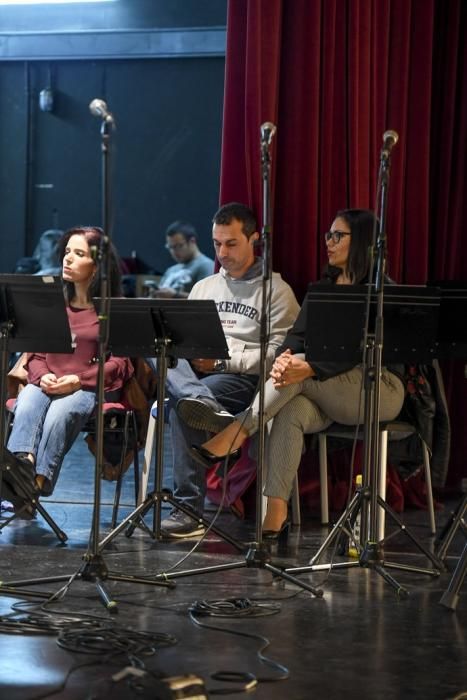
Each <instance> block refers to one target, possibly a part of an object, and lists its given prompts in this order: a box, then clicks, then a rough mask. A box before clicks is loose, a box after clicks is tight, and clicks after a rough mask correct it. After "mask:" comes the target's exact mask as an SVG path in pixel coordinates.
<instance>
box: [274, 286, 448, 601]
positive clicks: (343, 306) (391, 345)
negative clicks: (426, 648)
mask: <svg viewBox="0 0 467 700" xmlns="http://www.w3.org/2000/svg"><path fill="white" fill-rule="evenodd" d="M367 293H368V286H367V285H362V286H359V285H337V286H336V285H333V286H332V287H331V286H329V287H328V286H325V285H316V286H314V285H311V286H310V287H309V288H308V295H307V301H306V303H307V328H306V336H305V340H306V347H305V356H306V359H307V360H309V361H315V362H326V361H332V362H336V361H337V362H339V361H340V362H343V363H346V364H347V365H348V364H349V363H355V364H358V363H359V362H360V361H361V359H362V354H366V353H367V350H368V349H367V348H363V343H362V330H363V328H364V326H365V314H366V301H367ZM439 303H440V297H439V292H438V290H436V289H432V288H427V287H413V286H396V285H391V286H387V287H386V289H385V299H384V318H385V324H384V344H383V359H384V363H385V364H388V363H389V364H390V363H397V364H398V363H410V362H418V363H420V362H431V361H432V360H433V359H434V357H435V354H436V337H437V329H438V314H439ZM375 311H376V295H375V294H374V291H373V293H372V297H371V303H370V326H371V316H372V315H373V314H374V312H375ZM330 320H331V322H330ZM364 366H365V367H367V366H368V364H367V361H366V359H365V362H364ZM369 381H372V378H370V379H368V377H365V378H364V383H365V385H366V384H368V383H369ZM376 381H378V379H377V378H376ZM365 400H366V401H367V397H366V399H365ZM367 457H368V456H367ZM370 457H371V455H370ZM377 468H378V465H377V464H376V463H375V461H374V462H373V463H371V458H370V459H365V466H364V474H363V486H362V488H361V489H357V492H356V493H355V495H354V496H353V498H352V499H351V501H350V503H349V504H348V506H347V508H346V509H345V511H344V513H343V514H342V515H341V516H340V518H339V520H338V521H337V523H336V525H335V526H334V528H333V530H332V531H331V532H330V534H329V535H328V537H327V538H326V539H325V540H324V542H323V544H322V545H321V547H320V548H319V550H318V552H317V553H316V554H315V556H314V557H313V558H312V559H311V561H310V563H309V565H307V566H302V567H293V568H288V569H287V571H289V572H291V573H305V572H309V571H315V570H323V569H331V568H342V567H352V566H361V567H365V568H371V569H374V570H375V571H377V573H379V574H380V575H381V576H382V577H383V578H384V579H385V580H386V581H387V582H388V583H390V584H391V585H392V586H394V588H395V589H396V590H397V591H398V592H399V593H406V591H405V589H403V588H402V587H401V586H400V584H398V583H397V581H395V580H394V579H393V578H392V577H391V576H390V575H389V574H388V573H387V572H386V571H385V569H384V567H385V566H387V567H390V568H396V569H401V570H405V571H416V572H419V573H427V574H430V575H436V576H437V575H438V574H439V571H440V570H442V569H443V564H442V562H441V561H440V560H439V559H438V558H437V557H436V556H434V555H433V554H432V553H431V552H429V551H428V550H427V549H426V548H425V547H424V546H423V545H422V544H421V543H420V542H419V541H418V540H417V539H416V537H415V536H414V535H413V534H412V533H411V532H410V531H409V530H408V529H407V528H406V526H405V525H404V524H403V523H402V521H401V520H400V518H399V517H398V516H397V514H396V513H395V512H394V511H393V509H392V508H391V507H390V506H389V505H388V504H387V503H386V502H385V501H384V500H383V499H382V498H381V497H380V496H379V495H377V494H376V489H375V488H374V484H376V483H378V480H377V473H376V472H377ZM373 494H374V495H373ZM371 498H375V500H376V501H377V505H379V506H380V507H381V508H383V509H384V511H385V512H386V513H387V514H388V515H389V516H390V517H391V518H392V520H393V521H394V522H396V523H397V524H398V526H399V528H400V529H401V530H402V531H403V532H404V533H405V534H406V535H407V536H408V537H409V538H410V539H411V540H412V542H413V543H414V544H415V545H416V546H417V547H418V549H419V550H420V551H421V552H422V553H423V554H424V555H425V556H426V557H427V558H428V559H429V560H430V561H431V563H432V564H433V566H434V567H435V569H421V568H419V567H416V568H415V567H410V566H407V565H405V564H397V563H394V562H387V561H384V562H383V561H382V560H381V558H380V557H379V556H378V555H379V552H378V549H377V543H376V542H369V541H368V539H367V538H368V517H367V515H368V509H369V507H370V506H372V505H374V508H376V504H372V503H371ZM359 511H361V513H362V538H363V537H365V538H366V540H365V543H364V546H363V547H361V548H360V549H361V552H360V557H359V560H358V561H351V562H339V563H336V564H319V563H318V562H319V560H320V558H321V556H322V554H323V553H324V552H325V551H326V550H327V549H328V547H329V546H330V544H331V543H332V542H333V541H334V540H335V539H336V538H337V537H338V536H339V535H340V534H341V533H342V532H345V533H346V534H347V535H348V536H349V537H351V536H352V535H351V529H352V523H353V522H354V521H355V518H356V516H357V513H358V512H359ZM357 544H361V543H357Z"/></svg>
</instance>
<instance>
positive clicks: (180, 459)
mask: <svg viewBox="0 0 467 700" xmlns="http://www.w3.org/2000/svg"><path fill="white" fill-rule="evenodd" d="M148 363H149V364H150V365H151V367H152V368H153V369H154V370H155V369H156V362H155V361H154V360H148ZM257 383H258V377H257V375H251V374H228V373H225V374H224V373H219V374H201V375H198V374H196V372H195V371H194V370H193V369H192V367H191V365H190V363H189V362H188V361H187V360H179V361H178V364H177V366H176V367H174V368H173V369H169V370H168V371H167V379H166V390H167V397H168V398H169V399H170V401H169V407H170V413H169V426H170V434H171V439H172V451H173V474H174V496H175V497H176V498H179V499H180V500H182V501H183V502H184V503H185V504H186V505H189V506H190V507H191V508H193V509H194V510H196V511H198V512H200V513H202V512H203V510H204V498H205V496H206V470H205V469H204V468H203V467H201V466H200V465H199V464H198V463H197V462H195V461H194V460H193V459H192V458H191V456H190V453H189V452H188V450H189V448H190V447H191V445H200V444H201V443H202V442H204V441H205V440H207V439H208V437H209V433H207V432H205V431H204V430H196V429H195V428H190V426H188V425H186V423H184V422H183V421H181V420H180V419H179V417H178V416H177V414H176V412H175V410H174V408H175V406H176V405H177V401H179V400H180V399H184V398H201V399H202V398H209V399H211V401H214V402H216V403H217V404H218V406H219V408H220V409H224V410H226V411H229V413H232V415H235V414H237V413H240V412H241V411H243V410H245V408H247V407H248V406H249V405H250V403H251V401H252V399H253V396H254V393H255V390H256V385H257Z"/></svg>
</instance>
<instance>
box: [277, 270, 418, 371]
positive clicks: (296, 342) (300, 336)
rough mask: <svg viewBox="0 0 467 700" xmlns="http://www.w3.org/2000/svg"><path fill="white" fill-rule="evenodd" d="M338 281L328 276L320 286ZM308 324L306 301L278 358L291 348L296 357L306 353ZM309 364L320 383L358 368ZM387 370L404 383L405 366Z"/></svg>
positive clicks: (389, 366)
mask: <svg viewBox="0 0 467 700" xmlns="http://www.w3.org/2000/svg"><path fill="white" fill-rule="evenodd" d="M336 279H337V277H334V276H327V277H325V278H324V279H322V280H320V281H319V282H318V284H335V283H336ZM385 281H386V282H387V283H389V284H390V283H391V281H392V280H390V278H389V277H385ZM361 284H365V280H362V282H361ZM306 323H307V306H306V303H305V301H304V302H303V304H302V306H301V308H300V311H299V314H298V316H297V319H296V321H295V323H294V325H293V326H292V328H291V329H290V330H289V331H288V333H287V335H286V337H285V340H284V342H283V343H282V345H281V346H280V347H279V348H278V349H277V351H276V357H277V356H278V355H280V354H281V353H283V352H284V351H285V350H287V349H288V348H290V350H291V351H292V353H293V354H294V355H296V354H297V353H303V354H304V353H305V333H306ZM308 364H309V365H310V367H311V369H312V370H313V372H314V377H313V379H316V380H319V381H324V380H326V379H330V378H331V377H336V376H337V375H338V374H343V373H344V372H349V371H350V370H351V369H353V368H354V367H355V366H356V365H355V363H354V362H308ZM387 369H388V370H389V371H390V372H392V373H393V374H395V375H396V376H398V377H399V379H401V380H402V382H404V365H388V366H387Z"/></svg>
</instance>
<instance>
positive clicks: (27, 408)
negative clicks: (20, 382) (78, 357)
mask: <svg viewBox="0 0 467 700" xmlns="http://www.w3.org/2000/svg"><path fill="white" fill-rule="evenodd" d="M95 404H96V395H95V393H94V392H92V391H83V390H82V389H80V390H79V391H75V393H74V394H67V395H66V396H55V397H51V396H47V394H44V392H43V391H42V390H41V389H39V387H37V386H35V385H34V384H27V385H26V386H25V387H24V389H23V390H22V391H21V392H20V393H19V395H18V398H17V400H16V405H15V419H14V423H13V429H12V432H11V435H10V438H9V440H8V445H7V447H8V449H9V450H10V451H11V452H27V453H31V454H33V455H34V456H35V459H36V473H37V474H42V475H43V476H45V478H46V479H47V481H46V482H45V484H44V488H43V493H44V494H45V495H47V496H48V495H50V494H51V493H52V491H53V490H54V487H55V484H56V481H57V478H58V474H59V472H60V467H61V466H62V462H63V459H64V457H65V455H66V453H67V452H68V450H69V449H70V447H71V446H72V444H73V443H74V441H75V440H76V438H77V436H78V434H79V432H80V430H81V428H82V427H83V426H84V425H85V424H86V422H87V420H88V419H89V418H90V417H91V416H92V414H93V411H94V407H95Z"/></svg>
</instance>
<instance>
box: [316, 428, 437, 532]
mask: <svg viewBox="0 0 467 700" xmlns="http://www.w3.org/2000/svg"><path fill="white" fill-rule="evenodd" d="M416 434H417V430H416V428H415V426H413V425H411V424H410V423H407V422H405V421H398V420H394V421H388V422H381V423H380V429H379V435H380V463H379V470H378V473H379V484H378V494H379V496H380V497H381V498H382V499H383V500H384V499H385V497H386V472H387V450H388V440H403V439H405V438H407V437H409V436H410V435H416ZM328 437H331V438H340V439H343V440H353V439H354V437H355V426H347V425H340V424H338V423H333V424H332V425H330V426H329V428H327V429H326V430H323V431H322V432H321V433H319V434H318V438H319V478H320V494H321V522H322V524H324V525H325V524H327V523H328V522H329V502H328V464H327V438H328ZM357 439H358V440H362V439H363V431H362V430H360V431H359V432H358V434H357ZM419 439H420V441H421V446H422V454H423V468H424V473H425V482H426V491H427V502H428V513H429V523H430V533H431V534H432V535H434V534H436V522H435V510H434V502H433V491H432V486H431V470H430V453H429V450H428V447H427V445H426V443H425V442H424V441H423V440H422V438H421V437H419ZM380 510H381V514H380V517H379V518H378V537H379V539H383V537H384V511H383V510H382V509H380Z"/></svg>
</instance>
